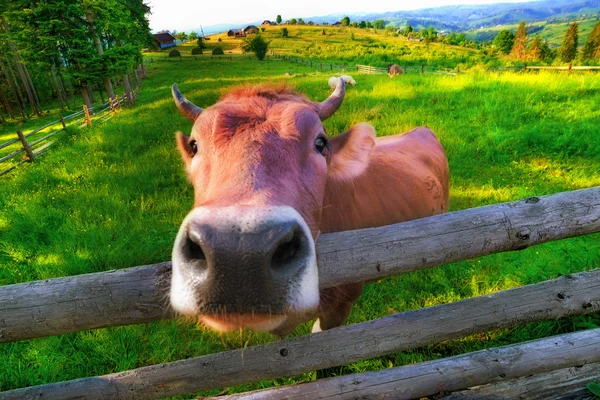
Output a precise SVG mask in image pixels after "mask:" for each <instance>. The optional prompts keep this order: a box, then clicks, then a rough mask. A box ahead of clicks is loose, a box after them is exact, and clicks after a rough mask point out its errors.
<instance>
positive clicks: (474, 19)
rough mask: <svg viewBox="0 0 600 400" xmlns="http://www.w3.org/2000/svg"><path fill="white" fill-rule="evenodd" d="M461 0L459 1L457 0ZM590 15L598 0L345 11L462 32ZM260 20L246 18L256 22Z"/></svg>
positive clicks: (598, 9)
mask: <svg viewBox="0 0 600 400" xmlns="http://www.w3.org/2000/svg"><path fill="white" fill-rule="evenodd" d="M457 1H460V0H457ZM593 14H599V15H600V0H540V1H530V2H525V3H498V4H485V5H456V6H443V7H435V8H424V9H420V10H411V11H390V12H383V13H354V14H348V16H349V17H350V20H351V21H363V20H364V21H375V20H377V19H382V20H384V21H385V22H386V23H394V24H395V25H397V26H404V25H406V24H410V25H412V26H413V27H427V26H430V25H432V26H434V27H435V28H436V29H438V30H452V31H462V30H467V29H472V28H480V27H490V26H496V25H504V24H512V23H518V22H520V21H523V20H524V21H527V22H533V21H540V20H548V19H560V18H567V17H574V16H581V15H587V16H591V15H593ZM345 15H346V14H342V13H340V14H330V15H325V16H313V17H305V16H302V15H297V16H296V17H301V18H302V19H304V21H306V22H308V21H313V22H315V23H319V24H321V23H323V22H329V23H333V22H336V21H339V20H340V19H342V18H343V17H344V16H345ZM260 22H262V21H254V22H252V21H249V22H248V24H246V25H249V24H258V23H260ZM242 27H243V26H239V25H235V24H221V25H215V26H209V27H205V28H204V32H205V33H206V34H208V32H211V33H214V32H223V31H226V30H229V29H232V28H242Z"/></svg>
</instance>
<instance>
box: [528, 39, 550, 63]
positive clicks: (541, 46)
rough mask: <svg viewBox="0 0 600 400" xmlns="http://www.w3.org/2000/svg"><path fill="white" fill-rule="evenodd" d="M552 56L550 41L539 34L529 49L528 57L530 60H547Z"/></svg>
mask: <svg viewBox="0 0 600 400" xmlns="http://www.w3.org/2000/svg"><path fill="white" fill-rule="evenodd" d="M549 56H550V48H549V47H548V43H547V42H546V41H544V40H543V39H542V37H541V36H540V35H537V36H536V37H535V38H534V39H533V41H532V42H531V44H530V45H529V49H528V50H527V59H528V60H530V61H545V60H546V59H547V58H548V57H549Z"/></svg>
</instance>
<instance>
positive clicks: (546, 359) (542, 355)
mask: <svg viewBox="0 0 600 400" xmlns="http://www.w3.org/2000/svg"><path fill="white" fill-rule="evenodd" d="M598 362H600V328H599V329H593V330H589V331H583V332H576V333H569V334H564V335H559V336H553V337H549V338H545V339H539V340H533V341H529V342H525V343H519V344H515V345H510V346H503V347H498V348H491V349H485V350H481V351H477V352H474V353H467V354H462V355H459V356H454V357H449V358H444V359H440V360H434V361H427V362H423V363H419V364H412V365H406V366H402V367H397V368H390V369H385V370H381V371H373V372H365V373H360V374H352V375H345V376H340V377H335V378H329V379H322V380H317V381H314V382H310V383H305V384H300V385H291V386H284V387H280V388H274V389H267V390H257V391H253V392H248V393H241V394H238V395H231V396H220V397H218V399H223V400H234V399H235V400H239V399H245V400H258V399H289V400H291V399H293V400H300V399H305V400H313V399H330V398H335V399H339V400H354V399H371V398H389V399H395V400H410V399H419V398H423V397H429V396H435V398H439V396H440V395H443V394H444V393H447V392H452V391H456V390H462V389H466V388H468V387H470V386H475V385H481V384H487V383H489V382H498V381H500V382H502V381H506V380H510V379H514V378H518V377H522V376H528V375H531V374H538V373H544V372H548V371H554V370H557V369H563V368H567V367H576V366H579V365H584V364H587V363H598ZM595 372H596V377H598V376H599V374H600V369H598V368H597V367H596V369H595ZM580 385H581V384H580ZM555 387H556V386H555ZM580 387H581V386H580ZM476 393H477V394H478V396H473V397H468V398H471V399H475V398H476V399H482V398H484V399H489V398H490V397H491V396H496V397H493V398H496V399H516V398H519V397H517V396H514V394H516V393H514V392H513V393H511V394H513V396H507V394H508V393H506V391H504V392H496V391H494V390H487V391H484V392H476ZM546 393H547V394H548V393H552V392H548V391H546ZM532 394H533V393H532ZM486 396H487V397H486ZM463 398H465V397H454V396H450V397H446V399H453V400H457V399H463ZM537 398H540V397H537ZM541 398H542V399H547V398H549V397H541ZM213 399H217V397H213ZM527 399H531V397H527Z"/></svg>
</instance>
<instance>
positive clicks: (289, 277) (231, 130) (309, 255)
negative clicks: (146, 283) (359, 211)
mask: <svg viewBox="0 0 600 400" xmlns="http://www.w3.org/2000/svg"><path fill="white" fill-rule="evenodd" d="M344 92H345V87H344V81H343V80H342V79H340V80H339V83H338V85H337V87H336V89H335V90H334V92H333V93H332V94H331V95H330V96H329V98H327V99H326V100H325V101H323V102H312V101H310V100H308V99H307V98H306V97H304V96H302V95H299V94H297V93H295V92H293V91H291V90H289V89H283V88H279V89H274V88H262V87H253V88H243V89H237V90H235V91H233V92H230V93H229V94H227V95H225V96H224V97H223V98H222V99H221V100H220V101H219V102H218V103H217V104H215V105H213V106H211V107H208V108H207V109H206V110H203V109H202V108H200V107H198V106H195V105H194V104H192V103H191V102H190V101H188V100H187V99H185V97H183V96H182V94H181V93H180V92H179V90H178V88H177V85H173V97H174V99H175V103H176V104H177V107H178V108H179V110H180V111H181V113H182V114H183V115H184V116H185V117H186V118H187V119H189V120H190V121H192V122H193V123H194V126H193V128H192V132H191V135H190V137H186V136H184V135H182V134H181V133H178V134H177V141H178V147H179V150H180V152H181V155H182V157H183V161H184V162H185V165H186V170H187V173H188V175H189V178H190V180H191V181H192V184H193V185H194V190H195V202H194V208H193V210H192V211H191V212H190V213H189V214H188V215H187V217H186V218H185V220H184V221H183V223H182V225H181V228H180V229H179V233H178V235H177V239H176V241H175V246H174V249H173V278H172V285H171V304H172V306H173V308H174V309H175V310H176V311H178V312H180V313H182V314H184V315H192V316H197V317H199V318H200V319H201V320H202V321H203V322H204V323H206V324H207V325H208V326H210V327H212V328H214V329H217V330H221V331H227V330H233V329H236V328H239V327H242V326H246V327H249V328H250V329H253V330H257V331H274V330H276V329H277V327H278V326H280V325H281V324H282V323H284V322H285V321H286V319H288V318H293V319H295V320H298V319H299V318H303V317H304V316H308V318H304V320H308V319H310V318H312V317H313V316H314V315H315V312H316V309H317V307H318V305H319V279H318V271H317V258H316V253H315V240H316V238H317V236H318V235H319V225H320V221H321V211H322V207H323V196H324V193H325V187H326V185H327V182H328V181H331V180H345V181H351V180H352V179H353V177H354V176H356V175H358V174H360V173H361V172H362V171H363V170H364V168H365V167H366V164H367V160H368V157H369V154H370V151H371V149H372V147H373V145H374V131H373V128H372V127H371V126H370V125H368V124H359V125H357V126H355V127H354V128H352V129H351V130H350V131H348V132H345V133H344V134H341V135H339V136H337V137H334V138H331V139H330V138H328V137H327V135H326V133H325V129H324V127H323V123H322V121H323V120H325V119H326V118H328V117H330V116H331V115H332V114H333V113H334V112H335V111H336V110H337V109H338V108H339V107H340V105H341V104H342V100H343V98H344ZM289 321H290V320H288V323H289Z"/></svg>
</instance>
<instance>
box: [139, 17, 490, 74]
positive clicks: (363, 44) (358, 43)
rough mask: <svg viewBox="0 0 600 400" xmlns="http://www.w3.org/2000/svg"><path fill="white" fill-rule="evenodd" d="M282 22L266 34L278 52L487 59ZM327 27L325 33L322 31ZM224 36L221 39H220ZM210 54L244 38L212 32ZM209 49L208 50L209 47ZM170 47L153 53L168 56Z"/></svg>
mask: <svg viewBox="0 0 600 400" xmlns="http://www.w3.org/2000/svg"><path fill="white" fill-rule="evenodd" d="M281 28H282V27H280V26H268V27H266V28H265V29H266V30H265V32H264V33H263V35H264V36H265V38H266V39H267V40H269V41H270V42H271V43H270V46H269V48H270V49H272V50H274V51H275V52H276V53H277V54H281V55H288V56H295V57H301V58H306V59H311V60H313V61H320V62H323V63H338V64H342V63H346V64H352V65H355V64H368V65H374V66H380V67H386V66H387V65H388V64H389V63H398V64H402V65H435V66H441V67H448V68H454V67H456V66H457V65H462V66H463V67H464V66H466V65H474V64H476V63H478V62H484V61H485V59H484V58H483V57H479V52H478V51H477V50H474V49H467V48H464V47H460V46H449V45H445V44H443V43H431V44H430V45H429V46H426V45H425V44H424V43H420V42H417V41H409V40H407V39H406V38H405V37H403V36H398V35H396V34H395V33H393V32H389V31H386V30H379V31H377V30H375V29H359V28H350V27H344V28H340V27H320V26H306V25H304V26H298V25H289V26H286V28H287V29H288V31H289V37H287V38H283V37H281ZM322 30H325V35H322V34H321V31H322ZM218 39H221V42H219V41H218ZM206 44H207V50H208V52H209V53H208V54H210V51H212V49H213V48H214V47H217V46H219V47H221V48H223V50H224V51H225V53H226V54H240V53H241V52H242V48H241V46H242V45H243V38H235V37H228V36H227V34H226V33H221V34H217V35H211V36H210V40H209V41H207V42H206ZM193 47H195V43H193V42H189V43H185V44H184V45H182V46H179V47H178V49H179V50H180V51H182V55H190V54H191V49H192V48H193ZM205 52H206V51H205ZM167 54H168V51H162V52H160V53H158V54H157V53H149V55H152V56H163V57H164V56H166V55H167Z"/></svg>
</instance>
